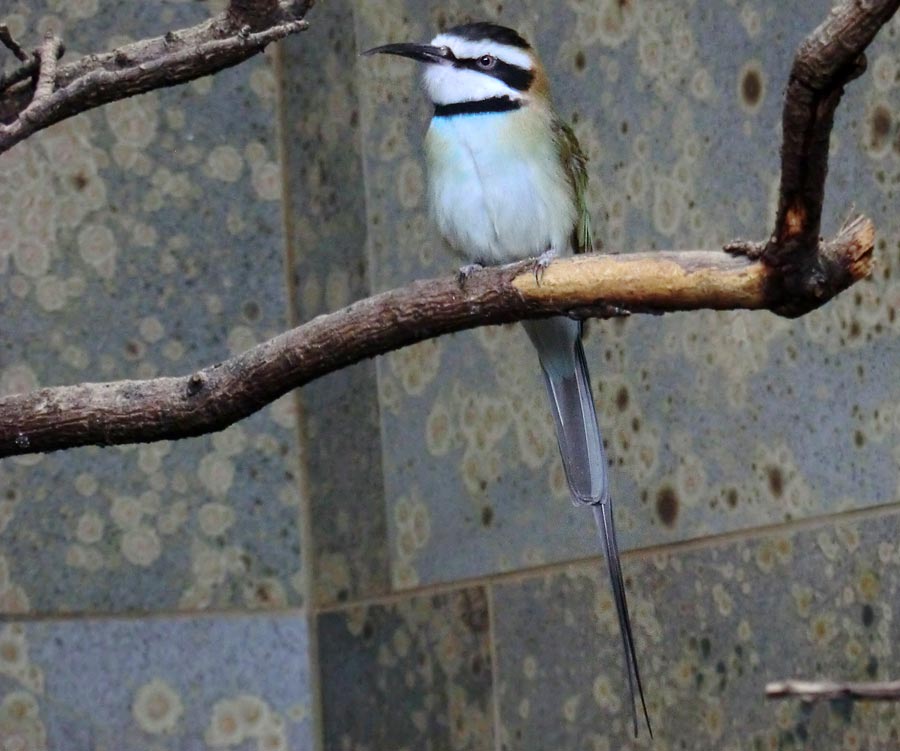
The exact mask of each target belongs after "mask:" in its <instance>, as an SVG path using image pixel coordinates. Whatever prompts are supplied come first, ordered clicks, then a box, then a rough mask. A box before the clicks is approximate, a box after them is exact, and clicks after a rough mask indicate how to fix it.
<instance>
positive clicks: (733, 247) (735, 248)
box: [722, 240, 766, 261]
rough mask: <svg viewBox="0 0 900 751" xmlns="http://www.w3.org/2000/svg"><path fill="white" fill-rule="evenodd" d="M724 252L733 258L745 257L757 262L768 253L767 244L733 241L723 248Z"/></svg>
mask: <svg viewBox="0 0 900 751" xmlns="http://www.w3.org/2000/svg"><path fill="white" fill-rule="evenodd" d="M722 250H724V251H725V252H726V253H728V254H729V255H732V256H745V257H746V258H749V259H750V260H751V261H756V260H759V259H760V258H762V257H763V254H764V253H765V252H766V244H765V243H759V242H752V241H750V240H732V241H731V242H730V243H728V244H727V245H725V246H723V247H722Z"/></svg>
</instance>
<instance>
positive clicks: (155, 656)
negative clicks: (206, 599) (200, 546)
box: [0, 614, 312, 751]
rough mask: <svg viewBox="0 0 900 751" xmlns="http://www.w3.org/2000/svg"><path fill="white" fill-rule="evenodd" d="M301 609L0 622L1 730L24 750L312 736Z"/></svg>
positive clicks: (275, 746) (292, 745)
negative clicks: (291, 611)
mask: <svg viewBox="0 0 900 751" xmlns="http://www.w3.org/2000/svg"><path fill="white" fill-rule="evenodd" d="M307 645H308V638H307V626H306V619H305V618H304V617H303V616H299V615H296V614H295V615H275V616H267V615H257V616H253V617H237V618H234V617H232V618H229V617H224V618H223V617H206V616H203V617H198V618H193V619H187V618H176V619H171V618H151V619H141V620H114V619H109V620H92V619H83V620H73V621H69V622H64V621H44V622H37V621H34V622H28V621H22V622H17V623H13V624H8V625H6V626H0V742H2V743H3V748H5V749H6V748H8V749H22V750H23V751H46V749H66V751H132V749H134V750H135V751H137V749H141V751H146V750H147V749H167V751H196V750H197V749H207V748H239V749H241V750H243V749H248V750H249V749H259V751H263V749H265V750H267V751H288V750H289V749H290V750H293V749H308V748H311V747H312V722H311V720H310V710H311V707H310V701H309V696H310V672H309V664H308V656H307Z"/></svg>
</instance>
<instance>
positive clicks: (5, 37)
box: [0, 23, 31, 63]
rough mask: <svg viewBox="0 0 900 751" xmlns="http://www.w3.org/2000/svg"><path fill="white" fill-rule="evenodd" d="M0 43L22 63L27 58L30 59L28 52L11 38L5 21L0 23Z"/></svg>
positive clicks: (26, 60)
mask: <svg viewBox="0 0 900 751" xmlns="http://www.w3.org/2000/svg"><path fill="white" fill-rule="evenodd" d="M0 44H3V46H4V47H6V49H8V50H9V51H10V52H12V53H13V54H14V55H15V56H16V57H17V58H18V59H19V60H21V61H22V62H23V63H24V62H28V60H30V59H31V58H30V57H29V56H28V53H27V52H26V51H25V50H23V49H22V45H21V44H19V43H18V42H17V41H16V40H15V39H13V35H12V33H11V32H10V30H9V26H7V25H6V24H5V23H2V24H0Z"/></svg>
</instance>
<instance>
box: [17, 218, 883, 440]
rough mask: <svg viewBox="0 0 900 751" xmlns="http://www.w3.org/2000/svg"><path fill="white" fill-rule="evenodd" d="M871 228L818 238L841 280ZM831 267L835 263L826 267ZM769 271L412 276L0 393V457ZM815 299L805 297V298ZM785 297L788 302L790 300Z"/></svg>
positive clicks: (681, 296)
mask: <svg viewBox="0 0 900 751" xmlns="http://www.w3.org/2000/svg"><path fill="white" fill-rule="evenodd" d="M874 239H875V234H874V228H873V226H872V224H871V222H869V221H868V220H866V219H862V218H860V219H858V220H856V221H854V222H852V223H851V224H849V225H848V226H847V227H846V228H845V230H844V231H843V232H842V234H841V235H840V236H839V237H838V238H836V239H835V241H834V242H833V243H831V244H830V245H829V248H830V249H831V252H832V255H833V258H832V263H831V268H833V269H835V270H836V272H835V273H836V276H835V277H834V278H833V279H829V280H827V281H826V283H825V285H824V286H823V290H834V291H837V290H838V289H843V288H845V287H847V286H849V285H850V284H852V283H853V282H854V281H856V280H858V279H860V278H862V277H863V276H865V275H866V274H868V273H869V270H870V267H871V253H872V247H873V244H874ZM838 269H839V270H840V271H839V272H838V271H837V270H838ZM772 273H773V272H772V270H771V268H770V267H769V266H767V265H766V264H765V263H764V262H763V261H761V260H757V261H751V260H749V259H747V258H741V257H735V256H733V255H729V254H727V253H724V252H722V251H682V252H652V253H629V254H624V255H590V256H581V257H578V258H573V259H566V260H560V261H555V262H553V263H552V264H550V266H549V267H548V268H547V269H546V271H545V272H544V274H543V276H542V277H541V282H540V284H538V283H537V280H536V279H535V275H534V266H533V264H532V263H531V262H524V263H518V264H514V265H512V266H506V267H502V268H491V269H485V270H483V271H479V272H476V273H474V274H473V275H472V276H470V277H469V278H468V280H467V281H466V283H465V287H464V288H461V287H460V285H459V283H458V282H457V280H456V279H455V278H450V279H435V280H430V281H420V282H415V283H413V284H411V285H409V286H407V287H404V288H402V289H397V290H393V291H390V292H385V293H383V294H380V295H376V296H375V297H370V298H368V299H366V300H362V301H360V302H357V303H354V304H353V305H350V306H349V307H347V308H344V309H343V310H340V311H337V312H335V313H331V314H329V315H324V316H319V317H318V318H315V319H313V320H312V321H310V322H308V323H305V324H303V325H302V326H299V327H298V328H296V329H293V330H292V331H288V332H287V333H284V334H281V335H280V336H277V337H275V338H274V339H271V340H269V341H267V342H265V343H263V344H260V345H258V346H256V347H254V348H253V349H251V350H248V351H247V352H245V353H243V354H241V355H238V356H237V357H234V358H232V359H230V360H226V361H225V362H222V363H219V364H217V365H213V366H210V367H207V368H204V369H203V370H199V371H197V372H196V373H193V374H192V375H188V376H182V377H180V378H155V379H152V380H147V381H121V382H118V383H101V384H90V383H88V384H82V385H78V386H62V387H55V388H44V389H40V390H38V391H35V392H32V393H30V394H18V395H13V396H7V397H5V398H0V456H12V455H15V454H27V453H35V452H45V451H54V450H57V449H63V448H71V447H74V446H85V445H108V444H120V443H140V442H148V441H157V440H163V439H174V438H184V437H188V436H195V435H201V434H203V433H209V432H213V431H216V430H221V429H222V428H225V427H227V426H228V425H230V424H231V423H233V422H236V421H237V420H240V419H242V418H244V417H246V416H248V415H249V414H251V413H253V412H255V411H256V410H258V409H260V408H261V407H263V406H264V405H266V404H268V403H270V402H272V401H274V400H275V399H277V398H278V397H279V396H281V395H282V394H285V393H286V392H288V391H290V390H291V389H294V388H297V387H298V386H302V385H303V384H305V383H308V382H309V381H311V380H314V379H316V378H319V377H321V376H323V375H325V374H327V373H330V372H333V371H335V370H339V369H341V368H344V367H346V366H348V365H351V364H353V363H355V362H358V361H359V360H362V359H364V358H367V357H374V356H375V355H379V354H383V353H385V352H389V351H391V350H394V349H399V348H400V347H405V346H407V345H409V344H413V343H415V342H419V341H422V340H424V339H428V338H431V337H435V336H439V335H441V334H447V333H449V332H452V331H460V330H462V329H467V328H471V327H473V326H482V325H486V324H497V323H507V322H510V321H516V320H520V319H524V318H539V317H542V316H548V315H552V314H560V313H575V314H577V315H579V316H588V315H593V316H598V317H607V316H610V315H617V314H621V312H622V311H641V312H649V313H664V312H669V311H676V310H699V309H702V308H713V309H717V310H725V309H735V308H744V309H766V308H773V307H776V308H777V307H783V306H784V305H785V301H784V300H781V299H775V298H773V297H772V294H773V293H775V294H779V293H780V290H781V289H782V288H781V287H780V285H773V284H772ZM826 299H827V297H817V296H812V297H809V298H808V299H807V301H806V302H807V304H808V305H810V306H811V307H815V306H818V305H820V304H821V303H823V302H824V301H825V300H826ZM795 304H796V301H795Z"/></svg>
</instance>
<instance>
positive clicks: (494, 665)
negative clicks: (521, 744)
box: [484, 582, 503, 751]
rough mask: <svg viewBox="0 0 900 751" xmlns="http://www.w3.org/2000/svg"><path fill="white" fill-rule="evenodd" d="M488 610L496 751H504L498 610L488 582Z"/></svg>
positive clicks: (486, 593)
mask: <svg viewBox="0 0 900 751" xmlns="http://www.w3.org/2000/svg"><path fill="white" fill-rule="evenodd" d="M484 591H485V596H486V597H487V609H488V647H489V648H490V650H491V702H492V703H493V705H494V712H493V715H494V751H503V739H502V737H501V725H500V664H499V663H500V660H499V655H498V653H497V630H496V617H495V616H496V610H495V608H494V587H493V585H492V584H491V583H490V582H488V583H487V584H486V585H485V587H484Z"/></svg>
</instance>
